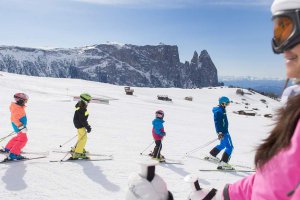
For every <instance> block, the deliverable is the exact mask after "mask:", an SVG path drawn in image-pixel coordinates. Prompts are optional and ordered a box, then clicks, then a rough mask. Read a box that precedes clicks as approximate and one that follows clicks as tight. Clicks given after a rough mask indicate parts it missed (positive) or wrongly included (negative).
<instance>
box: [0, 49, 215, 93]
mask: <svg viewBox="0 0 300 200" xmlns="http://www.w3.org/2000/svg"><path fill="white" fill-rule="evenodd" d="M0 71H6V72H11V73H17V74H26V75H32V76H42V77H58V78H78V79H85V80H91V81H98V82H104V83H110V84H115V85H127V86H140V87H179V88H199V87H207V86H217V85H219V83H218V73H217V68H216V67H215V65H214V63H213V61H212V59H211V58H210V56H209V54H208V52H207V51H206V50H203V51H201V53H200V55H198V53H197V52H194V55H193V58H192V60H191V62H185V63H181V62H180V60H179V53H178V47H177V46H175V45H174V46H173V45H165V44H159V45H156V46H151V45H145V46H137V45H131V44H125V45H120V44H100V45H93V46H86V47H81V48H71V49H59V48H57V49H47V50H46V49H37V48H24V47H16V46H0Z"/></svg>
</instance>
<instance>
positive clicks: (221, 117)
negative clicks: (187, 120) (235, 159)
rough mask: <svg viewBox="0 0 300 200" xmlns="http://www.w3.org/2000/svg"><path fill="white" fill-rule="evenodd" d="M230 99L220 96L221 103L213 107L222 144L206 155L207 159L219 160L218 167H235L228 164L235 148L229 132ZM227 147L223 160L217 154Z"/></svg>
mask: <svg viewBox="0 0 300 200" xmlns="http://www.w3.org/2000/svg"><path fill="white" fill-rule="evenodd" d="M229 104H230V100H229V98H228V97H225V96H223V97H220V98H219V105H218V106H217V107H214V108H213V110H212V111H213V113H214V122H215V128H216V132H217V134H218V138H219V140H220V144H219V145H217V146H215V147H214V148H213V149H212V150H211V151H210V152H209V156H207V157H205V159H207V160H213V161H216V162H219V166H218V169H233V167H232V166H231V165H230V164H228V162H229V160H230V157H231V153H232V150H233V144H232V141H231V137H230V134H229V132H228V119H227V115H226V107H227V106H229ZM223 149H225V152H224V153H223V155H222V158H221V160H220V159H219V158H217V155H218V154H219V153H220V151H222V150H223Z"/></svg>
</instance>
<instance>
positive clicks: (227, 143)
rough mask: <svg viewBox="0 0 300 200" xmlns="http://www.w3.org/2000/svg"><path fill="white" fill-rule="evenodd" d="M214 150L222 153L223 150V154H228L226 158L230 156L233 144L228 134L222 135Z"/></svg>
mask: <svg viewBox="0 0 300 200" xmlns="http://www.w3.org/2000/svg"><path fill="white" fill-rule="evenodd" d="M215 148H217V149H219V150H220V151H222V150H223V149H225V152H226V153H227V154H228V156H229V157H230V156H231V153H232V150H233V144H232V141H231V137H230V135H229V133H226V134H224V137H223V139H222V140H221V141H220V144H219V145H217V146H215Z"/></svg>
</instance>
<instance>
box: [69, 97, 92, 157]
mask: <svg viewBox="0 0 300 200" xmlns="http://www.w3.org/2000/svg"><path fill="white" fill-rule="evenodd" d="M91 99H92V97H91V95H89V94H88V93H82V94H81V95H80V100H79V101H78V102H77V104H76V105H75V108H76V109H75V113H74V118H73V123H74V126H75V128H77V134H78V139H77V143H76V144H75V147H74V148H73V149H72V157H71V158H70V159H71V160H77V159H79V158H80V159H89V157H88V156H87V155H86V150H85V149H84V147H85V145H86V142H87V133H90V132H91V131H92V128H91V126H90V125H89V123H88V121H87V119H88V117H89V113H88V111H87V106H88V103H89V102H90V101H91Z"/></svg>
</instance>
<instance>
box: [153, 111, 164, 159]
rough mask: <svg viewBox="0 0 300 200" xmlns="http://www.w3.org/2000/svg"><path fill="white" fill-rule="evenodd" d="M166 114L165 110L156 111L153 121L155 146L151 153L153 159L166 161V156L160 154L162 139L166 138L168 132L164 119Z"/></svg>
mask: <svg viewBox="0 0 300 200" xmlns="http://www.w3.org/2000/svg"><path fill="white" fill-rule="evenodd" d="M164 115H165V114H164V111H162V110H158V111H156V112H155V119H154V120H153V121H152V125H153V128H152V136H153V139H154V140H155V147H154V150H153V153H152V154H151V155H152V158H153V159H156V160H159V161H164V157H163V156H162V155H161V154H160V152H161V149H162V139H163V138H164V136H166V132H165V130H164V126H163V123H164V122H165V121H164V120H163V118H164Z"/></svg>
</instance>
